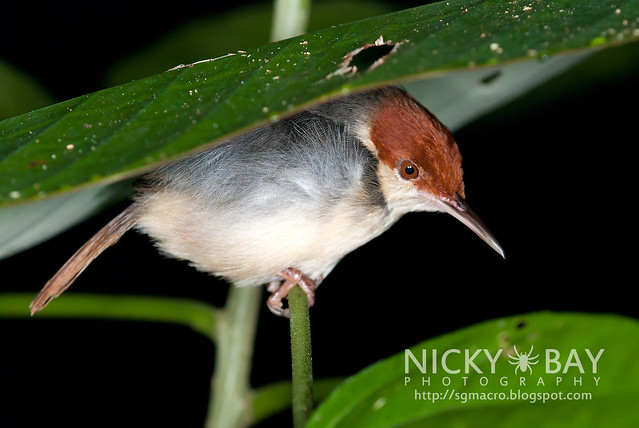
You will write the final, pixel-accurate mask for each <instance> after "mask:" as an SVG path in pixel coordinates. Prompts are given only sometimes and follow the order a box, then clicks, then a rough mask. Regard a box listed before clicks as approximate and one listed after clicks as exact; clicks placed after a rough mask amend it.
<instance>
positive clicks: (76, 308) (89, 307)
mask: <svg viewBox="0 0 639 428" xmlns="http://www.w3.org/2000/svg"><path fill="white" fill-rule="evenodd" d="M33 297H34V295H33V294H28V293H27V294H25V293H2V294H0V318H28V317H29V303H30V302H31V300H32V299H33ZM218 315H219V314H218V310H217V308H215V307H213V306H211V305H209V304H206V303H203V302H199V301H195V300H188V299H178V298H174V297H170V298H169V297H153V296H118V295H98V294H90V295H88V294H82V293H73V294H65V295H64V296H62V297H61V298H59V299H57V300H56V301H55V302H54V303H52V304H51V305H49V307H47V310H46V311H42V312H39V313H38V314H37V315H36V316H35V317H34V318H36V319H41V318H44V319H56V318H57V319H73V318H82V319H102V320H121V321H145V322H162V323H171V324H178V325H184V326H185V327H189V328H191V329H193V330H194V331H196V332H197V333H200V334H202V335H204V336H205V337H206V338H208V339H210V340H213V341H215V339H216V324H217V319H218Z"/></svg>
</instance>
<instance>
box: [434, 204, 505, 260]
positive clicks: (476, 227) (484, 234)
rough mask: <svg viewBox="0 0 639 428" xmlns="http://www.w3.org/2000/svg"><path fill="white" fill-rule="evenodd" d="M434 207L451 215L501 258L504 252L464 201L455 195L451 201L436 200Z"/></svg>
mask: <svg viewBox="0 0 639 428" xmlns="http://www.w3.org/2000/svg"><path fill="white" fill-rule="evenodd" d="M435 205H437V206H438V208H440V209H441V210H442V211H444V212H446V213H448V214H450V215H452V216H453V217H455V218H456V219H457V220H459V221H461V222H462V223H464V224H465V225H466V226H468V228H470V230H472V231H473V232H475V233H476V234H477V236H479V237H480V238H481V239H483V240H484V242H486V243H487V244H488V245H490V246H491V247H492V249H493V250H495V251H497V252H498V253H499V254H500V255H501V256H502V257H503V258H506V256H505V255H504V250H503V249H502V248H501V246H500V245H499V243H498V242H497V240H496V239H495V237H494V236H493V235H492V233H490V231H489V230H488V228H487V227H486V225H485V224H484V222H483V221H481V219H480V218H479V217H478V216H477V214H475V213H474V212H473V210H471V209H470V208H469V207H468V204H466V201H464V199H462V197H461V196H459V195H458V194H455V196H454V197H453V198H452V199H436V200H435Z"/></svg>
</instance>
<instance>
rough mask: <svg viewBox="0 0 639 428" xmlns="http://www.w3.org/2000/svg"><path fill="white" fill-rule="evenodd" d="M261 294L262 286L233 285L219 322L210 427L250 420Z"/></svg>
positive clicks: (230, 425)
mask: <svg viewBox="0 0 639 428" xmlns="http://www.w3.org/2000/svg"><path fill="white" fill-rule="evenodd" d="M261 297H262V288H261V287H231V290H230V292H229V297H228V300H227V302H226V306H225V308H224V312H223V313H222V315H221V316H220V318H219V320H218V323H217V331H218V332H217V338H218V340H217V352H216V358H215V369H214V373H213V380H212V388H211V400H210V403H209V414H208V416H207V419H206V425H205V426H206V427H207V428H218V427H239V426H245V425H247V424H248V423H249V422H250V413H251V412H250V400H251V396H252V395H251V389H250V384H249V376H250V371H251V358H252V355H253V342H254V340H255V330H256V326H257V316H258V314H259V303H260V300H261Z"/></svg>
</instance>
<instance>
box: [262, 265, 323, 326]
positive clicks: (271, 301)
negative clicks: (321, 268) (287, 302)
mask: <svg viewBox="0 0 639 428" xmlns="http://www.w3.org/2000/svg"><path fill="white" fill-rule="evenodd" d="M278 276H281V277H282V278H284V281H281V282H280V281H272V282H271V283H269V285H268V286H267V287H266V289H267V290H268V291H270V292H271V295H270V296H269V298H268V299H267V301H266V306H268V308H269V310H270V311H271V312H273V313H274V314H275V315H278V316H280V317H285V318H290V317H291V314H290V311H289V309H288V308H284V307H283V306H284V303H283V302H282V301H283V299H284V298H285V297H287V296H288V293H289V291H291V289H292V288H293V287H295V286H296V285H299V287H300V288H301V289H302V290H303V291H304V293H306V298H307V299H308V307H309V308H310V307H312V306H313V305H314V304H315V281H313V280H312V279H310V278H309V277H307V276H306V275H304V274H303V273H302V272H301V271H299V270H297V269H294V268H286V269H283V270H282V271H281V272H279V273H278Z"/></svg>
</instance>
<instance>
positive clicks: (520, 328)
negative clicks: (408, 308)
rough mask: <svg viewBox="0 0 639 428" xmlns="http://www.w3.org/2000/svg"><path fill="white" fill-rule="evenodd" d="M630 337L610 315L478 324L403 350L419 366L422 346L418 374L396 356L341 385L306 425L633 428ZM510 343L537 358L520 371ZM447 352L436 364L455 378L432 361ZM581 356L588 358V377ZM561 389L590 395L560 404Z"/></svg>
mask: <svg viewBox="0 0 639 428" xmlns="http://www.w3.org/2000/svg"><path fill="white" fill-rule="evenodd" d="M638 335H639V322H637V321H636V320H633V319H629V318H624V317H621V316H614V315H591V314H576V313H533V314H528V315H520V316H514V317H509V318H505V319H498V320H493V321H488V322H484V323H481V324H478V325H475V326H472V327H468V328H465V329H462V330H458V331H456V332H453V333H450V334H446V335H444V336H440V337H437V338H434V339H430V340H427V341H425V342H422V343H420V344H418V345H416V346H414V347H412V348H411V349H410V351H411V353H412V354H413V355H414V356H415V357H416V359H417V361H418V362H419V364H422V362H423V361H422V352H423V350H426V352H425V353H426V356H427V360H426V364H425V366H426V373H424V374H422V373H421V371H420V370H418V369H417V366H416V365H415V364H414V362H413V361H412V360H411V357H410V356H407V355H406V354H405V352H401V353H399V354H397V355H394V356H392V357H390V358H388V359H385V360H383V361H380V362H378V363H376V364H374V365H372V366H370V367H368V368H366V369H364V370H363V371H361V372H360V373H358V374H356V375H355V376H353V377H352V378H350V379H347V380H346V381H345V382H344V384H343V385H342V386H341V387H339V388H337V389H336V390H335V391H334V392H333V393H332V394H331V396H330V397H329V398H328V399H327V400H326V401H325V402H324V403H322V404H321V405H320V406H319V407H318V408H317V409H316V411H315V412H314V414H313V415H312V417H311V421H310V422H309V424H308V427H309V428H316V427H353V426H366V427H371V428H372V427H388V426H402V427H423V426H463V427H486V426H512V427H539V426H544V427H568V426H575V427H602V426H614V427H630V426H635V425H636V422H637V421H639V409H638V408H637V406H636V405H635V403H636V402H637V400H639V386H638V385H637V382H636V379H637V378H639V363H637V360H636V355H637V354H638V353H639V344H638V343H637V342H636V341H634V340H632V339H634V338H636V337H637V336H638ZM515 347H516V348H517V351H518V352H519V353H520V355H521V353H522V352H525V353H528V354H529V355H530V357H534V356H535V355H538V357H536V358H535V360H536V361H537V364H533V365H531V366H525V367H524V368H527V370H526V372H525V373H523V368H521V367H522V366H518V365H517V364H514V363H516V361H513V360H512V359H511V358H510V357H509V356H513V357H514V356H515V355H516V354H515V351H514V350H515ZM451 349H453V350H460V353H459V354H456V353H453V354H450V355H449V357H448V358H447V359H446V361H447V367H448V369H449V370H457V369H459V370H460V372H459V373H456V374H453V373H447V372H446V371H445V369H444V368H443V366H442V365H441V361H442V358H443V355H444V353H445V352H446V351H448V350H451ZM484 349H485V350H487V351H488V352H489V355H490V356H491V358H493V359H495V358H494V357H495V356H496V355H497V353H498V352H501V354H500V355H499V357H498V358H496V359H495V364H494V367H495V369H494V373H493V372H492V370H491V363H490V360H489V358H488V357H487V356H486V355H485V353H484V351H483V350H484ZM573 349H575V351H572V350H573ZM601 349H603V353H602V354H601V355H600V356H599V359H598V360H597V354H598V353H599V352H600V350H601ZM466 350H468V352H469V354H468V355H469V356H472V355H474V354H475V353H476V352H478V356H477V357H476V358H474V359H472V358H471V361H472V362H473V364H475V366H476V368H477V370H480V371H481V373H480V372H478V371H477V370H475V368H474V367H473V366H472V365H470V364H468V365H467V363H466V362H465V361H466V357H465V352H466ZM547 350H556V351H557V352H558V354H555V353H554V352H553V351H550V354H549V358H546V352H547ZM586 350H589V351H590V353H591V356H592V358H593V359H595V360H596V361H597V365H596V372H593V363H592V362H591V361H592V360H591V357H590V356H589V354H587V353H586ZM433 351H436V352H437V357H436V359H435V360H433V359H432V352H433ZM571 352H575V354H574V355H572V354H571ZM557 355H558V356H557ZM407 360H408V361H409V362H408V370H409V373H408V374H406V361H407ZM552 360H556V361H557V362H552ZM433 361H437V369H436V371H437V372H436V373H435V371H434V370H433V369H432V364H433ZM549 361H550V362H549ZM578 362H579V364H581V369H580V367H579V365H578ZM557 364H559V366H558V365H557ZM466 367H468V368H466ZM516 369H519V371H518V372H517V373H515V370H516ZM582 369H583V371H582ZM556 370H558V372H557V373H553V371H556ZM595 378H598V380H597V381H595ZM425 379H428V380H425ZM428 382H430V384H428ZM522 382H523V384H522ZM597 382H598V384H597ZM542 383H543V384H542ZM501 393H503V395H502V396H501V397H500V396H499V394H501ZM569 393H590V394H591V397H590V398H588V397H582V398H583V399H584V400H588V402H587V405H585V404H584V401H579V400H577V399H575V400H569V399H568V394H569ZM471 394H476V395H475V396H473V395H471ZM490 394H494V395H493V396H492V399H491V398H490ZM512 394H514V395H512ZM517 394H519V395H517ZM524 394H525V395H524ZM560 394H562V396H563V399H560V398H559V396H560ZM482 397H483V399H482ZM544 397H545V399H546V402H545V403H543V404H542V402H543V400H544ZM553 397H554V399H553ZM573 397H574V396H573ZM464 400H466V401H465V402H464ZM539 406H543V411H540V408H539Z"/></svg>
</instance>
